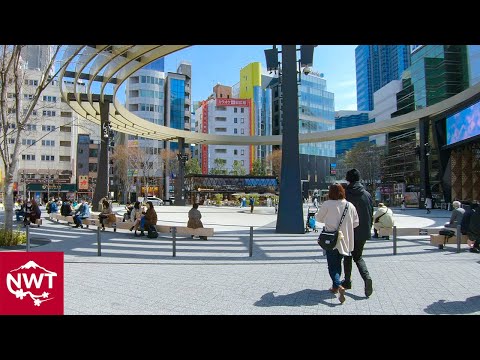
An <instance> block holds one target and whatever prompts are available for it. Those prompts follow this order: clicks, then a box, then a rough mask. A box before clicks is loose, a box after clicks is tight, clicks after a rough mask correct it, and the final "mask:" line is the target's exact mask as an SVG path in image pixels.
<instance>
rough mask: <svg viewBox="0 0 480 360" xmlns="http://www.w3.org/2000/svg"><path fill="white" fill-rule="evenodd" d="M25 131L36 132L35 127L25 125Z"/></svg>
mask: <svg viewBox="0 0 480 360" xmlns="http://www.w3.org/2000/svg"><path fill="white" fill-rule="evenodd" d="M26 130H27V131H37V125H27V127H26Z"/></svg>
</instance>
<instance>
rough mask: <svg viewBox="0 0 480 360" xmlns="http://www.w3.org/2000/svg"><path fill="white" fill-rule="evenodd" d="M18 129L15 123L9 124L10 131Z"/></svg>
mask: <svg viewBox="0 0 480 360" xmlns="http://www.w3.org/2000/svg"><path fill="white" fill-rule="evenodd" d="M16 127H17V125H15V123H8V128H9V129H15V128H16Z"/></svg>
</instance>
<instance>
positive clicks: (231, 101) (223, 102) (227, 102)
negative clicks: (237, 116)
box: [215, 98, 250, 107]
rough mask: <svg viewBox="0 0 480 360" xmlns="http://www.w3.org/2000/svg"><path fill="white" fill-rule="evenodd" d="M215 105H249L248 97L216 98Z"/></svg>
mask: <svg viewBox="0 0 480 360" xmlns="http://www.w3.org/2000/svg"><path fill="white" fill-rule="evenodd" d="M215 105H216V106H239V107H242V106H249V105H250V104H249V99H224V98H217V101H216V104H215Z"/></svg>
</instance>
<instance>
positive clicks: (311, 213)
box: [305, 207, 318, 233]
mask: <svg viewBox="0 0 480 360" xmlns="http://www.w3.org/2000/svg"><path fill="white" fill-rule="evenodd" d="M317 212H318V209H317V208H316V207H309V208H308V209H307V221H306V222H305V232H306V233H307V232H309V231H311V230H313V231H315V232H318V229H317V227H316V225H315V224H316V222H315V215H316V213H317Z"/></svg>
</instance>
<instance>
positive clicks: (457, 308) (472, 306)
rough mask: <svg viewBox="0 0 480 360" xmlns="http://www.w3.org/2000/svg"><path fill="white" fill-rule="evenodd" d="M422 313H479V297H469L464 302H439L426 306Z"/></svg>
mask: <svg viewBox="0 0 480 360" xmlns="http://www.w3.org/2000/svg"><path fill="white" fill-rule="evenodd" d="M423 311H425V312H426V313H427V314H434V315H439V314H457V315H458V314H472V313H475V312H478V311H480V295H476V296H471V297H469V298H467V299H466V300H465V301H445V300H439V301H436V302H434V303H433V304H430V305H428V306H427V307H426V308H425V309H424V310H423Z"/></svg>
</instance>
